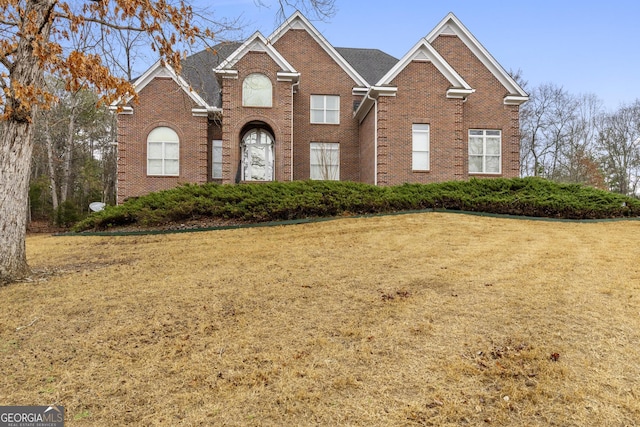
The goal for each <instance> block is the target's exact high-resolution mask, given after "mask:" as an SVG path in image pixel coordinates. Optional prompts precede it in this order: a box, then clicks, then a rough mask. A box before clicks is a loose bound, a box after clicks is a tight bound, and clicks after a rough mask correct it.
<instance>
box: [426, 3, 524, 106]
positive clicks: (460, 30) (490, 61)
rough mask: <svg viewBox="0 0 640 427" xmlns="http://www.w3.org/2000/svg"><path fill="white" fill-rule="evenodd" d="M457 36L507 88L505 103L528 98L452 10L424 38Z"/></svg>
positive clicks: (522, 100) (431, 40) (432, 39)
mask: <svg viewBox="0 0 640 427" xmlns="http://www.w3.org/2000/svg"><path fill="white" fill-rule="evenodd" d="M441 35H443V36H458V38H460V40H462V42H463V43H464V44H465V45H466V46H467V47H468V48H469V50H471V52H473V54H474V55H475V56H476V57H477V58H478V59H479V60H480V62H482V63H483V64H484V66H485V67H487V69H488V70H489V71H490V72H491V73H492V74H493V75H494V76H495V77H496V78H497V79H498V81H499V82H500V83H501V84H502V85H503V86H504V87H505V89H507V91H508V92H509V95H507V97H506V98H505V103H513V102H512V101H514V100H517V101H518V102H517V103H522V102H524V101H526V100H527V99H528V95H527V93H526V92H525V91H524V89H522V88H521V87H520V85H518V83H516V81H515V80H514V79H513V78H512V77H511V76H510V75H509V73H507V72H506V71H505V69H504V68H502V66H501V65H500V64H499V63H498V61H496V59H495V58H494V57H493V56H492V55H491V54H490V53H489V51H488V50H487V49H485V47H484V46H483V45H482V44H481V43H480V42H479V41H478V39H476V38H475V36H474V35H473V34H472V33H471V31H469V30H468V29H467V27H465V26H464V24H463V23H462V22H461V21H460V19H458V17H457V16H456V15H454V14H453V12H449V14H447V16H445V17H444V19H443V20H442V21H440V23H439V24H438V25H436V26H435V28H434V29H433V30H431V32H430V33H429V34H427V36H426V37H425V39H426V40H427V42H428V43H433V42H434V40H435V39H437V38H438V36H441Z"/></svg>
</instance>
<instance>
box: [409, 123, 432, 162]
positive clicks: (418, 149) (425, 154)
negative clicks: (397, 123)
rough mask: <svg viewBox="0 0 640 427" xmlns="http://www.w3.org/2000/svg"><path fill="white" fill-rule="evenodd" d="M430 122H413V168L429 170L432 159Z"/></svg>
mask: <svg viewBox="0 0 640 427" xmlns="http://www.w3.org/2000/svg"><path fill="white" fill-rule="evenodd" d="M429 132H430V130H429V125H428V124H413V125H412V126H411V133H412V155H411V157H412V169H413V170H414V171H428V170H429V169H430V167H429V161H430V149H431V147H430V136H429Z"/></svg>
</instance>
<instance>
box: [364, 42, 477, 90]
mask: <svg viewBox="0 0 640 427" xmlns="http://www.w3.org/2000/svg"><path fill="white" fill-rule="evenodd" d="M413 61H418V62H431V63H432V64H433V65H434V66H435V67H436V69H437V70H438V71H439V72H440V73H441V74H442V75H443V76H444V77H445V78H446V79H447V80H449V83H451V86H452V87H451V88H450V89H449V90H447V97H448V98H465V97H466V96H467V95H469V94H471V93H473V92H474V89H472V88H471V86H469V84H468V83H467V82H466V81H465V80H464V79H463V78H462V76H460V74H458V72H457V71H456V70H454V69H453V67H452V66H451V65H450V64H449V63H448V62H447V61H446V60H445V59H444V58H443V57H442V56H441V55H440V54H439V53H438V51H436V50H435V49H434V48H433V46H431V44H430V43H429V42H428V41H427V40H426V39H424V38H422V39H420V41H418V43H416V44H415V46H413V47H412V48H411V50H409V52H407V54H406V55H404V56H403V57H402V58H401V59H400V61H398V63H397V64H396V65H395V66H394V67H393V68H392V69H391V70H389V72H388V73H387V74H386V75H385V76H384V77H382V78H381V79H380V81H379V82H378V83H377V84H376V86H385V85H389V84H391V82H392V81H393V79H395V78H396V77H397V76H398V74H400V72H402V70H404V69H405V68H406V67H407V66H408V65H409V64H410V63H411V62H413Z"/></svg>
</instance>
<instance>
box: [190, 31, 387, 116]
mask: <svg viewBox="0 0 640 427" xmlns="http://www.w3.org/2000/svg"><path fill="white" fill-rule="evenodd" d="M240 45H241V43H239V42H225V43H220V44H217V45H216V46H214V47H213V48H211V49H206V50H203V51H201V52H198V53H194V54H193V55H191V56H188V57H187V58H185V59H184V60H183V61H182V74H181V75H182V77H183V78H184V79H185V80H186V81H187V83H189V85H190V86H191V88H192V89H193V90H195V91H196V92H197V93H198V94H199V95H200V96H202V98H204V100H205V101H206V102H207V104H209V105H211V106H213V107H221V106H222V100H221V96H220V86H219V85H218V79H217V78H216V76H215V75H214V73H213V69H214V68H216V67H217V66H218V65H220V63H222V62H223V61H224V60H225V59H226V58H227V57H229V55H231V54H232V53H233V52H234V51H235V50H236V49H238V47H240ZM336 50H337V51H338V53H339V54H340V55H342V57H343V58H344V59H345V60H346V61H347V62H348V63H349V64H350V65H351V66H352V67H353V68H354V69H355V70H356V71H357V72H358V74H360V75H361V76H362V77H363V78H364V79H365V80H366V81H367V82H368V83H369V84H371V85H374V84H376V83H377V82H378V80H380V79H381V78H382V76H384V75H385V74H386V73H387V71H389V70H390V69H391V68H393V66H394V65H395V64H396V63H397V62H398V60H397V59H396V58H394V57H393V56H391V55H389V54H386V53H384V52H383V51H381V50H379V49H357V48H345V47H339V48H336Z"/></svg>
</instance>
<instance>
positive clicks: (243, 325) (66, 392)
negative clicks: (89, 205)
mask: <svg viewBox="0 0 640 427" xmlns="http://www.w3.org/2000/svg"><path fill="white" fill-rule="evenodd" d="M27 246H28V251H29V254H30V263H31V265H32V267H33V268H34V269H35V271H36V272H37V273H38V274H37V275H35V276H34V278H33V280H32V281H27V282H22V283H16V284H12V285H9V286H6V287H3V288H0V361H1V364H0V404H2V405H13V404H15V405H17V404H20V405H46V404H50V403H57V404H61V405H63V406H64V407H65V410H66V419H67V425H69V426H125V425H133V426H169V425H171V426H174V425H175V426H290V425H291V426H297V425H300V426H306V425H322V426H337V425H340V426H348V425H352V426H414V425H415V426H420V425H426V426H459V425H471V426H478V425H493V426H621V427H622V426H636V425H640V265H639V263H638V257H639V256H640V251H639V249H640V222H634V221H622V222H603V223H566V222H544V221H528V220H513V219H504V218H486V217H478V216H468V215H459V214H437V213H426V214H411V215H400V216H389V217H375V218H359V219H340V220H336V221H329V222H323V223H315V224H306V225H296V226H281V227H272V228H251V229H239V230H226V231H211V232H202V233H188V234H170V235H154V236H125V237H75V236H66V237H53V236H43V235H35V236H31V237H29V239H28V241H27Z"/></svg>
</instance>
